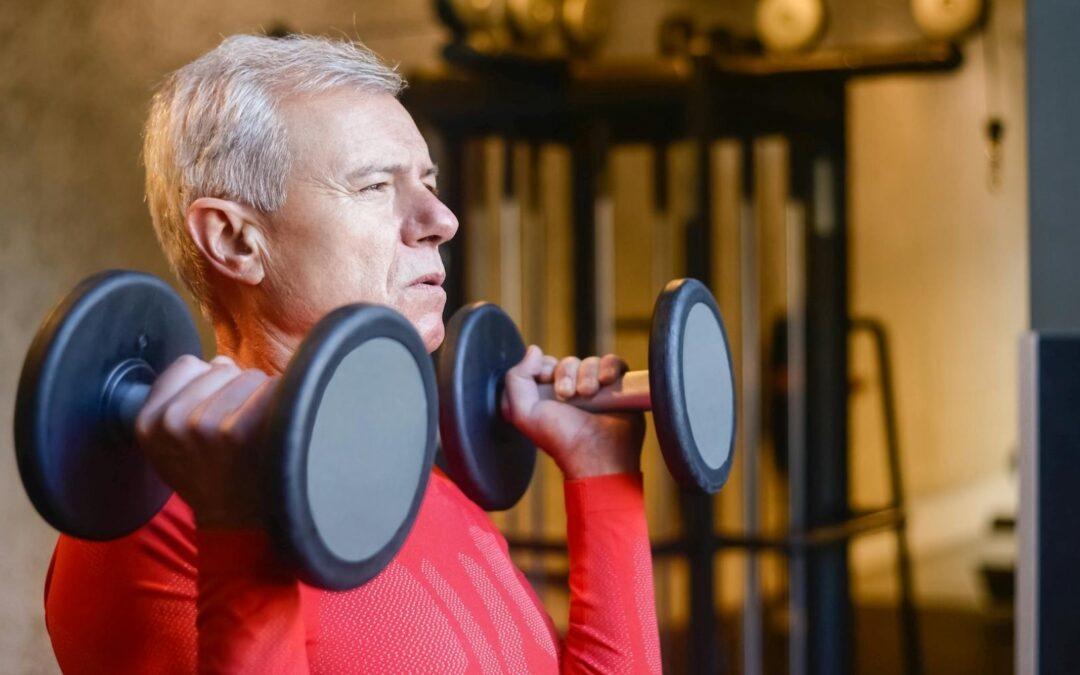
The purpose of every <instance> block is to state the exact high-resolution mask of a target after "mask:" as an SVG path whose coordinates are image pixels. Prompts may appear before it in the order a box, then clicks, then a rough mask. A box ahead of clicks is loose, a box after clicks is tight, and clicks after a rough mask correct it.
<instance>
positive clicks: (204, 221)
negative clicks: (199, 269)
mask: <svg viewBox="0 0 1080 675" xmlns="http://www.w3.org/2000/svg"><path fill="white" fill-rule="evenodd" d="M186 225H187V231H188V234H189V235H190V236H191V239H192V241H194V242H195V245H196V246H197V247H198V248H199V251H201V252H202V255H203V258H204V259H205V260H206V261H207V262H208V263H210V265H211V266H212V267H213V268H214V269H215V270H217V272H218V273H219V274H222V275H224V276H226V277H228V278H229V279H232V280H234V281H237V282H239V283H242V284H248V285H251V286H255V285H257V284H258V283H259V282H261V281H262V280H263V277H264V276H265V274H266V270H265V268H264V267H263V253H264V251H263V247H264V245H265V244H264V242H263V238H262V227H261V219H260V218H259V215H258V213H257V212H256V211H255V210H254V209H251V208H250V207H247V206H244V205H242V204H238V203H236V202H232V201H229V200H227V199H215V198H213V197H200V198H199V199H196V200H195V201H193V202H192V203H191V206H189V207H188V210H187V221H186Z"/></svg>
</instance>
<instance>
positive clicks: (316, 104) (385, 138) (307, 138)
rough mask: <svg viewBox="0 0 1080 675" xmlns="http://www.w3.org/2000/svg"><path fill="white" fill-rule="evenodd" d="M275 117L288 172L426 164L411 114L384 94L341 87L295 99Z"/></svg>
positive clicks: (420, 138) (392, 98)
mask: <svg viewBox="0 0 1080 675" xmlns="http://www.w3.org/2000/svg"><path fill="white" fill-rule="evenodd" d="M281 114H282V121H283V122H284V124H285V128H286V136H287V143H288V145H289V153H290V156H291V158H292V163H293V169H294V171H295V170H305V171H313V170H315V171H329V172H334V173H338V172H347V171H350V170H352V169H353V168H355V167H356V166H357V165H365V164H371V163H376V162H377V163H386V164H394V165H401V166H417V165H420V164H429V163H430V161H431V160H430V158H429V155H428V148H427V143H426V142H425V141H424V138H423V136H422V135H421V134H420V131H419V129H417V127H416V123H415V122H414V121H413V119H412V116H411V115H410V114H409V113H408V111H407V110H405V107H404V106H402V105H401V103H400V102H399V101H398V100H397V99H396V98H395V97H394V96H392V95H390V94H386V93H369V92H364V91H358V90H355V89H341V90H336V91H332V92H327V93H319V94H311V95H302V96H295V97H292V98H290V99H288V100H286V101H285V102H284V104H283V105H282V107H281Z"/></svg>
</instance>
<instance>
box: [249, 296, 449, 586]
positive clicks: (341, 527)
mask: <svg viewBox="0 0 1080 675" xmlns="http://www.w3.org/2000/svg"><path fill="white" fill-rule="evenodd" d="M435 396H436V390H435V374H434V368H433V366H432V362H431V357H430V356H429V355H428V353H427V351H426V349H425V348H424V344H423V342H422V341H421V340H420V337H419V336H418V335H417V334H416V331H415V330H414V329H413V327H412V326H411V324H409V322H408V321H407V320H406V319H405V318H404V317H402V316H401V315H400V314H398V313H397V312H394V311H393V310H391V309H389V308H386V307H379V306H374V305H352V306H349V307H344V308H341V309H338V310H335V311H334V312H331V313H330V314H328V315H327V316H326V317H325V318H324V319H323V320H322V321H320V322H319V323H318V324H317V325H316V326H315V328H313V329H312V331H311V333H310V334H309V335H308V337H307V338H306V339H305V340H304V342H303V344H301V346H300V348H299V349H298V350H297V353H296V355H295V356H294V358H293V361H292V362H291V363H290V365H289V368H288V370H287V371H286V373H285V375H284V377H283V379H282V381H281V383H280V385H279V389H278V392H277V393H276V394H275V400H274V402H273V404H272V405H271V408H272V410H271V414H270V423H269V427H268V438H267V443H266V446H267V448H268V449H270V450H271V451H272V452H271V457H270V458H269V461H270V462H271V466H270V467H268V470H267V471H266V472H265V474H264V475H265V476H266V479H267V480H268V481H269V485H268V493H269V495H270V500H271V505H272V508H273V510H274V517H273V521H272V522H273V529H274V533H275V535H276V537H277V539H278V542H279V545H280V547H281V549H282V551H283V553H284V554H285V555H286V556H287V558H289V560H290V561H291V562H292V563H293V566H294V568H295V570H296V573H297V574H298V576H299V577H300V578H301V579H302V580H303V581H305V582H306V583H308V584H311V585H313V586H318V587H320V588H326V589H334V590H341V589H347V588H353V587H356V586H359V585H360V584H362V583H364V582H366V581H368V580H369V579H371V578H372V577H374V576H375V575H376V574H378V573H379V572H380V571H382V569H383V568H384V567H385V566H386V565H387V563H389V561H390V560H391V559H392V558H393V556H394V555H395V554H396V553H397V552H398V550H399V549H400V548H401V546H402V544H403V543H404V541H405V538H406V537H407V536H408V533H409V531H410V530H411V528H412V525H413V522H414V520H415V518H416V514H417V511H418V510H419V508H420V503H421V501H422V499H423V496H424V491H425V489H426V488H427V483H428V477H429V476H430V473H431V468H432V465H433V464H434V461H435V439H436V425H437V419H438V418H437V411H438V404H437V401H436V398H435Z"/></svg>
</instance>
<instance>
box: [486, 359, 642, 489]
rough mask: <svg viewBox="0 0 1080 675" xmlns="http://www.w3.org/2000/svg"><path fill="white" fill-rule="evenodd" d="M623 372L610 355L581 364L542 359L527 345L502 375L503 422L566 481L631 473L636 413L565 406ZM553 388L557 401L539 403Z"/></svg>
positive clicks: (637, 439) (636, 459) (635, 461)
mask: <svg viewBox="0 0 1080 675" xmlns="http://www.w3.org/2000/svg"><path fill="white" fill-rule="evenodd" d="M627 370H628V368H627V365H626V362H625V361H623V360H622V359H620V358H619V357H618V356H615V355H614V354H608V355H606V356H603V357H599V356H590V357H589V358H587V359H584V360H581V359H578V358H576V357H572V356H570V357H566V358H564V359H562V360H558V359H556V358H555V357H553V356H546V355H545V354H544V353H543V351H541V350H540V348H539V347H537V346H535V345H533V346H531V347H529V349H528V350H527V351H526V352H525V358H524V359H522V361H521V363H519V364H518V365H516V366H514V367H513V368H511V369H510V371H509V372H507V374H506V392H505V395H504V396H503V399H502V402H501V403H502V413H503V417H505V418H506V419H507V420H509V421H510V422H511V423H512V424H513V425H514V426H515V427H517V428H518V430H520V431H521V432H522V433H523V434H525V436H526V437H528V438H529V439H530V440H531V441H532V442H533V443H535V444H536V445H537V446H539V447H540V449H541V450H543V451H544V452H546V453H547V454H548V455H550V456H551V458H552V459H554V460H555V463H556V464H558V466H559V468H560V469H561V470H562V472H563V475H564V476H565V477H566V479H567V480H572V479H575V478H587V477H589V476H602V475H605V474H612V473H637V472H638V471H640V467H641V443H642V440H643V438H644V435H645V419H644V416H643V415H642V414H641V413H640V412H618V413H592V412H587V411H584V410H580V409H578V408H576V407H574V406H572V405H570V404H569V403H567V401H571V400H573V399H575V398H589V397H591V396H594V395H595V394H596V393H597V391H599V390H600V388H601V387H604V386H607V385H610V384H614V383H615V382H616V381H617V380H618V379H619V378H620V377H621V376H622V375H623V374H624V373H625V372H626V371H627ZM539 384H553V385H554V387H555V394H556V396H557V397H558V400H549V399H541V398H540V392H539V389H538V385H539Z"/></svg>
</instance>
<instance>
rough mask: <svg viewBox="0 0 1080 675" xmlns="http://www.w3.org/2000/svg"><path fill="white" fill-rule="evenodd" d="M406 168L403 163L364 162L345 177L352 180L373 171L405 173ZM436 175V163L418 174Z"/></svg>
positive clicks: (437, 172) (427, 176)
mask: <svg viewBox="0 0 1080 675" xmlns="http://www.w3.org/2000/svg"><path fill="white" fill-rule="evenodd" d="M407 170H408V169H407V167H406V166H405V165H404V164H364V165H362V166H358V167H356V168H355V169H353V170H351V171H349V173H348V175H347V178H348V179H349V180H354V179H357V178H362V177H364V176H367V175H369V174H373V173H392V174H393V173H405V172H406V171H407ZM438 175H439V167H438V165H436V164H432V165H431V166H429V167H428V168H426V169H424V172H423V173H422V174H421V175H420V177H421V178H436V177H437V176H438Z"/></svg>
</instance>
